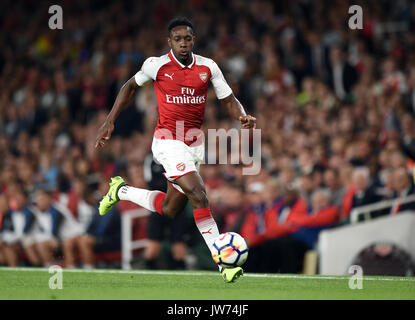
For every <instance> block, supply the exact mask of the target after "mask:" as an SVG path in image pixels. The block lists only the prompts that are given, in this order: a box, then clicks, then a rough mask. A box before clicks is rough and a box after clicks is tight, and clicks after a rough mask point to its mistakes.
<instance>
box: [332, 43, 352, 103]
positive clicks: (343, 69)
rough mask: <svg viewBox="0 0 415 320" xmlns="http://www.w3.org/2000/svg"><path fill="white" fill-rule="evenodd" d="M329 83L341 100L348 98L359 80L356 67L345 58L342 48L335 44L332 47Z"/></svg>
mask: <svg viewBox="0 0 415 320" xmlns="http://www.w3.org/2000/svg"><path fill="white" fill-rule="evenodd" d="M328 76H329V83H330V86H331V87H332V89H333V91H334V92H335V94H336V96H337V97H338V98H339V99H340V100H344V99H346V98H347V96H348V94H350V92H351V90H352V88H353V86H354V85H355V84H356V82H357V80H358V74H357V72H356V70H355V68H354V67H352V66H351V65H350V64H349V62H347V60H346V59H345V53H344V51H343V50H342V48H340V47H338V46H333V47H332V48H331V49H330V68H329V73H328Z"/></svg>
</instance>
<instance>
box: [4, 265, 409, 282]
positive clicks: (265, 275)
mask: <svg viewBox="0 0 415 320" xmlns="http://www.w3.org/2000/svg"><path fill="white" fill-rule="evenodd" d="M0 271H29V272H40V271H43V272H48V271H49V269H48V268H27V267H22V268H12V267H10V268H9V267H0ZM63 271H64V272H65V273H67V272H72V273H108V274H153V275H157V274H159V275H172V276H215V277H217V276H218V275H219V274H218V273H217V272H213V271H205V272H193V271H153V270H117V269H63ZM243 276H244V277H249V278H277V279H315V280H320V279H324V280H349V279H350V277H351V276H352V275H350V276H320V275H316V276H313V275H301V274H299V275H293V274H268V273H244V275H243ZM363 280H369V281H370V280H375V281H409V282H415V277H406V278H402V277H395V278H391V277H388V278H387V277H377V276H364V277H363Z"/></svg>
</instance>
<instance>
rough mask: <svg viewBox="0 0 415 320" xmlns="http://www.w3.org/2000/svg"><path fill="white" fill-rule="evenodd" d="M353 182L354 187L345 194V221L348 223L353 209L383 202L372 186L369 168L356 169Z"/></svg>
mask: <svg viewBox="0 0 415 320" xmlns="http://www.w3.org/2000/svg"><path fill="white" fill-rule="evenodd" d="M352 181H353V186H352V187H351V188H350V189H349V190H348V192H347V193H346V194H345V197H344V199H343V204H342V208H343V219H345V220H346V222H347V221H348V218H349V215H350V211H351V210H352V209H354V208H357V207H360V206H364V205H368V204H371V203H375V202H377V201H380V200H382V196H381V195H379V194H377V193H376V192H375V189H374V188H373V187H372V186H371V185H370V175H369V169H368V168H367V167H357V168H355V169H354V170H353V174H352Z"/></svg>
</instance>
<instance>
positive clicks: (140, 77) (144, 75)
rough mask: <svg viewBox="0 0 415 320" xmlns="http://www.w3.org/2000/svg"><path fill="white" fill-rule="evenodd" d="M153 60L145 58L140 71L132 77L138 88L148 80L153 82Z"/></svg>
mask: <svg viewBox="0 0 415 320" xmlns="http://www.w3.org/2000/svg"><path fill="white" fill-rule="evenodd" d="M154 60H155V58H154V57H150V58H147V59H146V60H145V61H144V63H143V65H142V67H141V70H140V71H138V72H137V73H136V74H135V75H134V79H135V82H137V84H138V85H139V86H142V85H144V84H146V83H147V82H149V81H150V80H155V79H154V77H153V72H152V69H154V68H153V67H152V66H153V65H154Z"/></svg>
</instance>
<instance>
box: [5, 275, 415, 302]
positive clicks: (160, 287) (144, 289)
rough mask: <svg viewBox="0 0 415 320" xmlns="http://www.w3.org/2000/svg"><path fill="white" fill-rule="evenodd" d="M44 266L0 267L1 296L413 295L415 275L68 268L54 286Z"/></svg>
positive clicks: (212, 297)
mask: <svg viewBox="0 0 415 320" xmlns="http://www.w3.org/2000/svg"><path fill="white" fill-rule="evenodd" d="M52 275H53V274H50V273H48V269H46V268H38V269H36V268H0V299H123V300H124V299H140V300H257V299H258V300H269V299H271V300H276V299H296V300H297V299H388V300H389V299H415V278H414V277H408V278H399V277H369V276H365V277H364V278H363V289H361V290H358V289H355V290H351V289H349V279H350V276H306V275H288V274H245V275H244V276H243V277H241V278H239V279H238V280H237V282H235V283H230V284H227V283H224V281H223V280H222V278H221V277H220V274H219V273H218V272H211V271H148V270H131V271H122V270H107V269H97V270H87V271H86V270H77V269H74V270H65V269H63V274H62V275H63V278H62V280H63V281H62V283H63V288H62V289H55V290H52V289H50V288H49V279H50V277H51V276H52Z"/></svg>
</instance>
